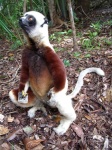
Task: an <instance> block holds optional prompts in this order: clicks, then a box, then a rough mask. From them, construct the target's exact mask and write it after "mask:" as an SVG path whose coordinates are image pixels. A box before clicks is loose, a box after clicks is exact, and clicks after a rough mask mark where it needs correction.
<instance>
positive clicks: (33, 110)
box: [28, 100, 47, 118]
mask: <svg viewBox="0 0 112 150" xmlns="http://www.w3.org/2000/svg"><path fill="white" fill-rule="evenodd" d="M37 110H41V111H42V112H43V113H44V115H45V116H47V111H46V109H45V107H44V105H43V103H42V102H41V101H40V100H37V102H36V104H35V106H33V107H32V108H31V109H29V111H28V116H29V117H30V118H33V117H35V113H36V111H37Z"/></svg>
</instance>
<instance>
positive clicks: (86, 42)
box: [82, 38, 93, 49]
mask: <svg viewBox="0 0 112 150" xmlns="http://www.w3.org/2000/svg"><path fill="white" fill-rule="evenodd" d="M82 47H83V48H87V49H88V48H91V47H93V46H92V40H91V39H89V38H86V39H83V41H82Z"/></svg>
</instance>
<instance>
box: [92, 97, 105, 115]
mask: <svg viewBox="0 0 112 150" xmlns="http://www.w3.org/2000/svg"><path fill="white" fill-rule="evenodd" d="M90 100H91V101H93V102H95V103H97V104H99V105H101V106H102V108H103V109H104V111H106V112H107V109H106V107H105V106H104V105H103V104H102V103H101V102H99V101H97V100H95V99H94V100H93V99H90Z"/></svg>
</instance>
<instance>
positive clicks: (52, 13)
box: [47, 0, 56, 25]
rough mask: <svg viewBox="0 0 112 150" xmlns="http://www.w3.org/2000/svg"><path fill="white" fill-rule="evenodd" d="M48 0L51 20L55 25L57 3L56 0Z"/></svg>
mask: <svg viewBox="0 0 112 150" xmlns="http://www.w3.org/2000/svg"><path fill="white" fill-rule="evenodd" d="M47 1H48V7H49V13H50V18H51V22H52V24H53V25H55V17H56V9H55V3H54V0H47Z"/></svg>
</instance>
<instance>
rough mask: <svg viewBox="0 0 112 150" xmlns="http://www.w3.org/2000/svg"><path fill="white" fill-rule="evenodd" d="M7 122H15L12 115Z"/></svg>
mask: <svg viewBox="0 0 112 150" xmlns="http://www.w3.org/2000/svg"><path fill="white" fill-rule="evenodd" d="M7 121H8V122H9V123H10V122H13V121H14V117H11V115H9V116H8V118H7Z"/></svg>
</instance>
